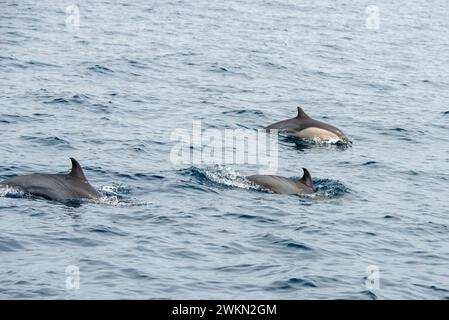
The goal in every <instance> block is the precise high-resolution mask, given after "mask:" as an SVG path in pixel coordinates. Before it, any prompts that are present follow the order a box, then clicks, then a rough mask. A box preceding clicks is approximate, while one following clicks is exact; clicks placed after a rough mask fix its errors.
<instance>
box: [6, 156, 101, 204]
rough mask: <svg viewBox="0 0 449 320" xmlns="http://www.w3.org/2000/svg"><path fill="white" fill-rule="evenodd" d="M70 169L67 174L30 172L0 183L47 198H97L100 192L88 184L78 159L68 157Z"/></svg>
mask: <svg viewBox="0 0 449 320" xmlns="http://www.w3.org/2000/svg"><path fill="white" fill-rule="evenodd" d="M70 160H71V161H72V169H71V171H70V172H69V173H68V174H42V173H36V174H30V175H23V176H18V177H15V178H12V179H9V180H5V181H2V182H0V185H3V186H9V187H13V188H16V189H19V190H21V191H23V192H25V193H28V194H32V195H34V196H38V197H43V198H45V199H48V200H56V201H67V200H79V199H98V198H100V197H101V194H100V193H99V192H98V191H97V190H96V189H95V188H94V187H92V186H91V185H90V183H89V181H87V178H86V176H85V175H84V172H83V169H82V168H81V166H80V164H79V163H78V161H76V160H75V159H74V158H70Z"/></svg>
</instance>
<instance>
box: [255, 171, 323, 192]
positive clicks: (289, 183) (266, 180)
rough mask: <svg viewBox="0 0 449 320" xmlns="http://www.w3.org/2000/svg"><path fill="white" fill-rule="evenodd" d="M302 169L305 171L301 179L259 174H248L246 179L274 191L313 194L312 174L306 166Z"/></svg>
mask: <svg viewBox="0 0 449 320" xmlns="http://www.w3.org/2000/svg"><path fill="white" fill-rule="evenodd" d="M302 170H303V171H304V175H303V177H302V178H301V179H300V180H294V179H290V178H285V177H281V176H273V175H259V174H257V175H252V176H247V177H246V179H248V180H250V181H252V182H254V183H255V184H257V185H259V186H261V187H263V188H264V189H267V190H270V191H272V192H274V193H280V194H296V195H303V194H311V193H313V192H314V189H313V182H312V176H311V175H310V173H309V171H308V170H307V169H306V168H302Z"/></svg>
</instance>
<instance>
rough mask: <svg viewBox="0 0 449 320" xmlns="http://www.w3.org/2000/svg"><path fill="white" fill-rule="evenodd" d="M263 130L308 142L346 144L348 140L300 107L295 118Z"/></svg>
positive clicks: (341, 133) (334, 128) (332, 127)
mask: <svg viewBox="0 0 449 320" xmlns="http://www.w3.org/2000/svg"><path fill="white" fill-rule="evenodd" d="M264 129H265V130H271V129H277V130H279V132H284V133H286V134H287V135H290V136H295V137H298V138H302V139H308V140H314V139H320V140H322V141H328V142H335V143H347V142H348V138H347V137H346V136H345V134H344V133H343V132H342V131H341V130H340V129H338V128H336V127H334V126H331V125H330V124H327V123H324V122H321V121H318V120H314V119H312V118H310V117H309V116H308V115H307V114H306V113H305V112H304V110H302V109H301V107H298V115H297V116H296V117H295V118H292V119H288V120H283V121H279V122H276V123H273V124H271V125H269V126H268V127H265V128H264Z"/></svg>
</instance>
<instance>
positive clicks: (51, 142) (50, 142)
mask: <svg viewBox="0 0 449 320" xmlns="http://www.w3.org/2000/svg"><path fill="white" fill-rule="evenodd" d="M21 138H22V139H24V140H28V141H32V142H36V143H38V144H40V145H44V146H65V147H67V148H72V146H71V145H70V143H69V142H68V141H66V140H64V139H61V138H59V137H46V138H40V137H30V136H22V137H21Z"/></svg>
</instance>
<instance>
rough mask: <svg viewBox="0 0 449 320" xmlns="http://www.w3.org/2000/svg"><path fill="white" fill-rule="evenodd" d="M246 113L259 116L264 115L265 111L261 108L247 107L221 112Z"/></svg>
mask: <svg viewBox="0 0 449 320" xmlns="http://www.w3.org/2000/svg"><path fill="white" fill-rule="evenodd" d="M245 113H250V114H254V115H257V116H263V115H264V113H263V112H262V111H259V110H247V109H243V110H230V111H223V112H222V113H221V114H231V115H240V114H245Z"/></svg>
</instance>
